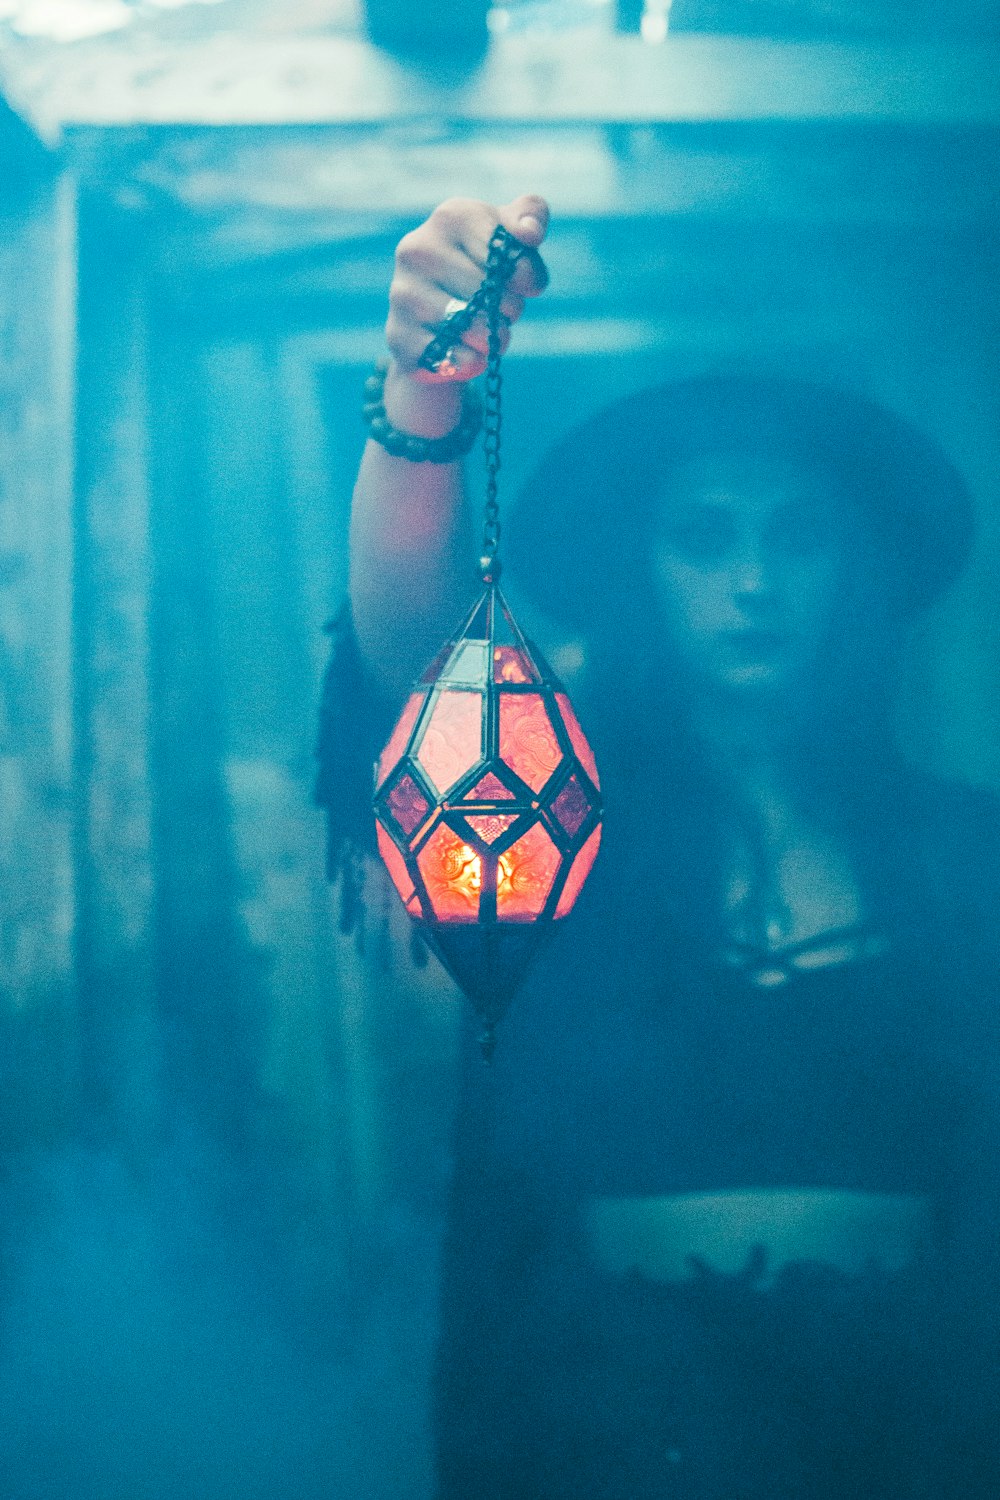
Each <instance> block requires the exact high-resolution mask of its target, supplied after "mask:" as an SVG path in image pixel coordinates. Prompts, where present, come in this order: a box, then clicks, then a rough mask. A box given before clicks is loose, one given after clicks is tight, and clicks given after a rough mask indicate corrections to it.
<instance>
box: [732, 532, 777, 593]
mask: <svg viewBox="0 0 1000 1500" xmlns="http://www.w3.org/2000/svg"><path fill="white" fill-rule="evenodd" d="M734 587H735V592H736V594H737V595H738V596H739V597H740V598H741V599H764V598H767V597H769V596H770V595H771V594H772V593H773V591H774V572H773V569H772V567H771V565H770V563H769V561H768V558H767V557H766V556H765V553H764V548H763V547H761V546H759V545H756V544H750V545H747V546H745V547H743V548H741V549H740V553H739V556H738V557H737V558H736V559H735V578H734Z"/></svg>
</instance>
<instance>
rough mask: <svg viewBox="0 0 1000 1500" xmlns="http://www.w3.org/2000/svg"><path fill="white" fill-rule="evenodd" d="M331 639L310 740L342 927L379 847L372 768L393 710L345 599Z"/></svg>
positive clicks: (351, 917) (354, 909)
mask: <svg viewBox="0 0 1000 1500" xmlns="http://www.w3.org/2000/svg"><path fill="white" fill-rule="evenodd" d="M326 628H327V631H328V632H329V634H330V635H331V637H332V649H331V652H330V660H329V662H328V664H327V668H326V672H325V674H324V677H323V690H322V696H321V699H320V711H319V734H318V738H317V742H316V760H317V763H318V765H317V772H316V784H315V792H314V796H315V800H316V802H317V804H318V805H319V806H320V807H322V808H323V810H324V812H325V814H326V872H327V877H328V878H329V879H330V880H331V881H336V880H338V879H339V880H340V882H341V929H342V931H344V932H352V931H353V930H354V929H355V928H356V927H357V925H358V920H359V916H360V913H361V886H362V859H363V857H364V856H365V855H366V854H375V853H377V847H376V843H375V824H374V819H373V817H372V805H371V803H372V768H373V766H374V764H375V761H376V759H377V758H378V755H379V753H380V751H381V749H382V746H383V745H384V743H385V741H386V739H387V738H388V736H389V731H390V730H391V728H392V709H391V707H390V706H389V705H387V703H386V702H385V699H384V698H383V697H382V695H381V694H380V693H379V692H378V689H377V687H376V685H375V684H374V683H373V681H372V679H371V675H370V673H369V672H368V671H367V669H366V667H365V663H364V661H363V659H362V656H361V652H360V650H359V649H358V643H357V638H356V636H355V634H354V622H353V620H352V618H351V610H350V605H349V604H345V605H344V607H343V608H342V609H341V611H340V613H339V614H338V615H337V616H336V617H335V619H333V620H331V621H330V623H329V625H328V626H327V627H326Z"/></svg>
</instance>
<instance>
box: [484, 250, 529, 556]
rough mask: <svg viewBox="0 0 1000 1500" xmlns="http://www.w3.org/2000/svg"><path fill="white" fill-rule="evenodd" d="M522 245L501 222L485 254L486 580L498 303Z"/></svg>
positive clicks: (495, 525)
mask: <svg viewBox="0 0 1000 1500" xmlns="http://www.w3.org/2000/svg"><path fill="white" fill-rule="evenodd" d="M524 251H525V247H524V245H522V244H521V243H520V241H519V240H516V239H515V238H514V236H513V235H512V234H509V233H508V232H507V230H506V229H504V228H503V227H502V226H501V225H498V226H497V228H496V229H495V230H494V231H493V237H492V239H491V240H490V245H489V251H488V253H487V256H486V277H485V280H484V281H483V286H482V293H483V308H484V311H485V313H486V326H487V330H488V333H489V343H488V345H487V354H486V400H485V402H484V406H483V452H484V454H485V456H486V514H485V518H484V521H483V554H482V559H481V566H482V570H483V578H484V579H485V580H486V581H490V580H491V579H495V578H496V576H497V573H498V572H499V563H498V560H497V554H498V552H499V548H500V505H499V502H498V499H497V494H498V491H499V475H500V429H501V392H502V385H503V381H502V377H501V374H500V356H501V353H502V352H503V351H502V336H503V318H502V316H501V313H500V304H501V302H502V301H503V289H504V286H505V284H506V282H507V280H508V279H509V277H510V276H511V274H512V273H513V270H514V267H515V266H516V264H517V262H518V260H519V259H520V257H521V256H522V255H523V254H524Z"/></svg>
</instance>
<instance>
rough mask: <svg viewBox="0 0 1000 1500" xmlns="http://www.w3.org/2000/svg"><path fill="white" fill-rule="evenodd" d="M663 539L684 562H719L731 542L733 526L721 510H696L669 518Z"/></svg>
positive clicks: (727, 550) (730, 545) (732, 539)
mask: <svg viewBox="0 0 1000 1500" xmlns="http://www.w3.org/2000/svg"><path fill="white" fill-rule="evenodd" d="M666 541H667V545H668V547H669V548H670V550H671V551H672V552H676V553H677V554H678V555H679V556H681V557H683V558H685V559H686V560H687V561H688V562H696V563H698V562H700V563H704V562H721V561H722V559H723V558H724V557H725V556H726V554H727V553H728V552H729V550H730V548H731V547H732V545H733V542H734V533H733V525H732V522H731V520H730V519H729V517H728V516H727V515H726V513H725V512H724V511H722V510H719V511H716V510H704V511H697V512H693V513H691V514H688V515H683V516H677V517H676V518H675V519H674V520H673V521H671V522H670V523H669V525H668V526H667V533H666Z"/></svg>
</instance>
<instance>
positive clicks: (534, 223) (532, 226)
mask: <svg viewBox="0 0 1000 1500" xmlns="http://www.w3.org/2000/svg"><path fill="white" fill-rule="evenodd" d="M517 227H518V229H523V230H524V231H525V233H527V234H541V232H542V226H541V223H540V222H539V220H538V219H536V218H535V216H534V215H533V214H524V215H523V216H522V217H521V218H520V219H518V221H517Z"/></svg>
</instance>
